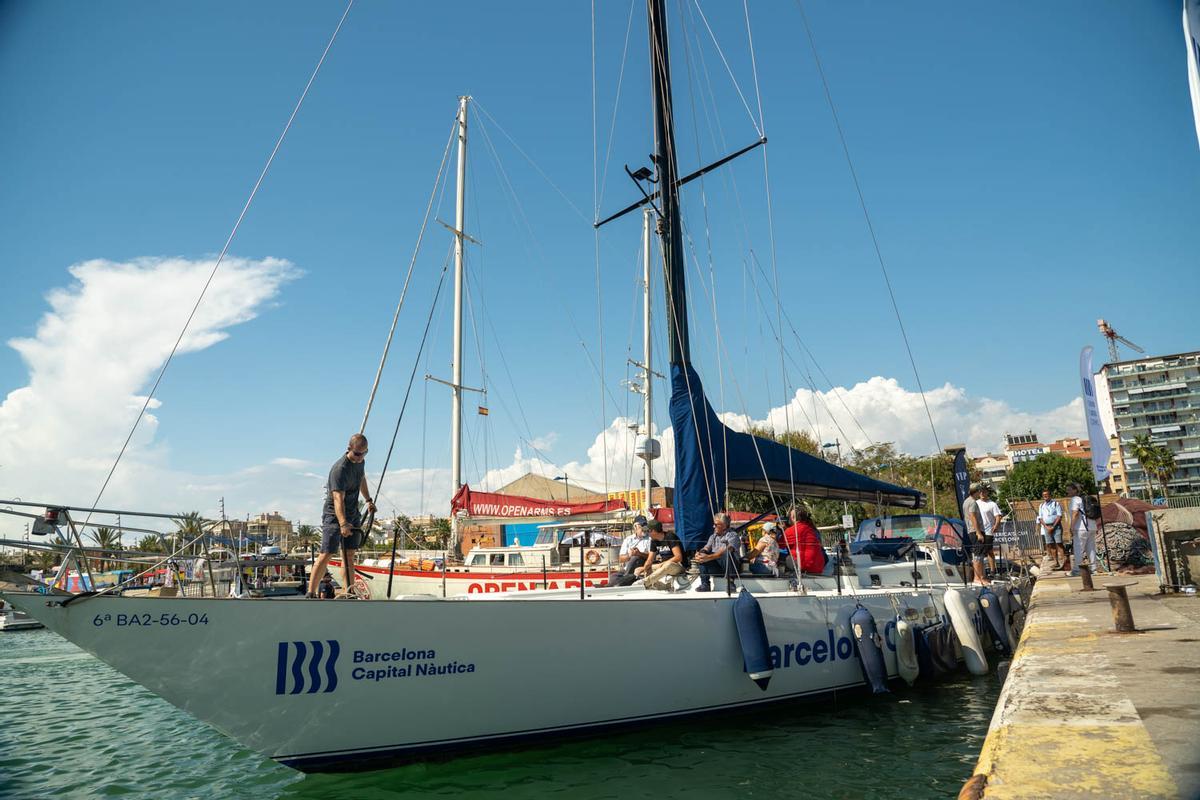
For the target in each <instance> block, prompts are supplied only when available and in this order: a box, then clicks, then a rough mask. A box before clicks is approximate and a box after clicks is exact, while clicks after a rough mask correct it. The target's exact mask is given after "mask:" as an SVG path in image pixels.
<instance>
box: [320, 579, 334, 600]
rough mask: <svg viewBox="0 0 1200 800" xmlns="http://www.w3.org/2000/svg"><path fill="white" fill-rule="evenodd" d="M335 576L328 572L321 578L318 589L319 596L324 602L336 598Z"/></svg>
mask: <svg viewBox="0 0 1200 800" xmlns="http://www.w3.org/2000/svg"><path fill="white" fill-rule="evenodd" d="M334 594H335V592H334V589H333V576H332V575H330V574H329V573H328V572H326V573H325V575H324V577H322V578H321V584H320V586H319V587H318V588H317V596H318V597H320V598H321V599H322V600H332V599H333V597H334Z"/></svg>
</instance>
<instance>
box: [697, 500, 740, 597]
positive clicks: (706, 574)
mask: <svg viewBox="0 0 1200 800" xmlns="http://www.w3.org/2000/svg"><path fill="white" fill-rule="evenodd" d="M741 544H742V543H741V540H740V539H739V538H738V535H737V534H736V533H734V532H733V531H732V530H730V528H729V515H728V514H726V513H725V512H723V511H722V512H721V513H719V514H714V515H713V532H712V536H709V537H708V541H707V542H705V544H704V547H702V548H700V549H699V550H697V551H696V555H694V556H693V557H692V559H693V560H694V561H695V562H696V563H697V564H699V565H700V586H699V587H698V588H697V589H696V591H699V592H711V591H712V582H711V578H712V576H713V575H724V576H726V577H733V576H736V575H737V573H738V568H737V557H738V548H740V547H741Z"/></svg>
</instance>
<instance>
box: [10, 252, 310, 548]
mask: <svg viewBox="0 0 1200 800" xmlns="http://www.w3.org/2000/svg"><path fill="white" fill-rule="evenodd" d="M212 266H213V261H212V260H189V259H184V258H142V259H137V260H134V261H129V262H123V263H121V262H113V261H104V260H93V261H86V262H83V263H81V264H76V265H74V266H72V267H71V268H70V273H71V275H72V277H73V278H74V282H73V283H72V284H71V285H70V286H67V287H64V288H57V289H54V290H52V291H50V292H49V294H48V295H47V296H46V299H47V302H48V303H49V305H50V310H49V311H48V312H47V313H46V314H44V315H43V316H42V318H41V320H39V322H38V325H37V329H36V331H35V333H34V335H33V336H32V337H28V338H17V339H11V340H9V342H8V345H9V346H10V347H12V348H13V349H14V350H16V351H17V352H18V353H19V354H20V356H21V359H22V361H24V363H25V365H26V367H27V368H28V370H29V382H28V383H27V385H25V386H22V387H20V388H18V389H15V390H14V391H12V392H10V393H9V394H8V396H7V397H6V398H5V399H4V402H3V403H0V487H3V488H2V490H0V494H5V495H8V496H10V497H12V496H20V497H25V498H38V499H43V498H45V499H49V500H51V501H54V502H63V503H67V504H72V505H86V504H90V503H91V501H92V500H93V499H94V497H95V494H96V492H97V491H98V490H99V488H100V485H101V484H102V483H103V481H104V477H105V475H106V474H107V472H108V470H109V468H110V467H111V466H112V462H113V459H114V458H115V457H116V455H117V452H118V451H119V450H120V447H121V444H122V442H123V441H124V439H125V436H126V435H127V433H128V430H129V427H130V426H131V425H132V423H133V420H134V418H135V417H136V416H137V412H138V410H139V409H140V408H141V406H142V403H144V402H145V394H144V392H145V391H146V389H147V388H148V387H149V386H150V384H151V383H152V381H153V380H154V377H155V376H156V375H157V371H158V369H159V367H160V365H161V363H162V361H163V359H164V358H166V356H167V354H168V353H169V352H170V350H171V347H172V345H173V344H174V342H175V339H176V337H177V336H178V335H179V334H178V331H179V329H180V327H181V325H182V324H183V321H184V320H185V319H186V318H187V315H188V313H189V312H190V311H191V308H192V305H193V304H194V302H195V298H196V296H197V295H198V293H199V291H200V288H201V287H202V286H203V284H204V282H205V280H207V278H208V275H209V273H210V271H211V269H212ZM296 275H298V271H297V270H296V269H295V268H294V267H293V266H292V265H291V264H290V263H289V262H287V261H284V260H281V259H274V258H267V259H262V260H258V261H253V260H247V259H239V258H227V259H226V260H225V262H224V263H223V264H222V265H221V269H220V271H218V273H217V275H216V277H215V278H214V279H213V282H212V285H211V286H210V287H209V289H208V292H207V294H206V296H205V299H204V302H203V303H202V304H201V306H200V308H199V309H198V311H197V312H196V315H195V317H194V319H193V320H192V324H191V326H190V328H189V331H188V333H187V334H186V335H185V336H184V337H183V340H182V341H181V342H180V346H179V350H178V352H179V353H180V354H184V353H189V352H195V351H198V350H202V349H204V348H206V347H209V346H211V345H213V344H215V343H216V342H219V341H221V340H223V339H225V338H226V337H227V336H228V335H229V333H228V329H229V328H231V327H233V326H235V325H237V324H239V323H243V322H246V321H248V320H251V319H253V318H254V317H255V315H256V314H257V313H258V311H259V310H260V309H261V308H262V307H263V306H264V305H265V304H266V303H268V302H269V301H271V300H272V299H273V298H275V297H276V295H277V294H278V293H279V290H280V287H281V286H282V285H283V284H284V283H285V282H287V281H288V280H291V279H292V278H294V277H295V276H296ZM161 407H162V406H161V404H160V403H159V402H157V401H153V402H151V403H150V406H149V408H148V409H147V412H146V415H145V417H144V418H143V419H142V422H141V424H140V425H139V427H138V430H137V433H136V434H135V435H134V437H133V439H132V441H131V442H130V445H129V449H128V450H127V452H126V454H125V456H124V457H123V459H122V461H121V465H120V467H119V468H118V469H117V471H116V473H115V475H114V476H113V479H112V481H111V483H110V484H109V488H108V490H107V491H106V493H105V495H104V505H113V506H116V507H121V506H126V507H135V508H144V507H146V506H147V504H151V505H153V506H154V507H155V508H156V509H169V510H174V509H184V508H193V507H201V508H203V509H204V510H205V511H209V512H210V513H211V509H210V508H209V506H211V505H212V502H213V500H212V497H213V495H212V491H213V490H216V489H226V488H228V489H230V490H231V491H236V490H237V489H238V487H239V486H247V485H251V484H253V483H256V482H257V481H258V480H259V478H257V477H255V473H254V470H258V471H259V474H261V475H263V476H265V475H267V474H269V473H270V472H271V469H270V468H268V467H264V466H261V465H252V466H249V467H244V468H242V470H241V472H240V473H238V472H232V473H231V474H230V475H229V476H225V477H220V476H218V477H210V476H194V475H189V474H186V473H180V472H176V471H173V470H171V469H170V467H169V464H168V453H167V450H166V448H165V447H164V446H163V445H162V444H161V443H159V442H158V441H157V440H156V433H157V431H158V427H159V419H158V416H157V415H156V414H155V413H152V412H154V411H159V410H161ZM201 497H203V503H202V504H201V500H200V498H201ZM5 529H6V530H8V531H9V532H12V529H13V526H12V523H5Z"/></svg>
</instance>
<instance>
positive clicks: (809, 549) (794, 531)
mask: <svg viewBox="0 0 1200 800" xmlns="http://www.w3.org/2000/svg"><path fill="white" fill-rule="evenodd" d="M789 518H790V519H791V521H792V526H791V527H790V528H788V529H787V530H786V531H784V532H783V541H784V543H785V544H786V545H787V549H788V551H789V552H790V553H791V558H790V559H789V560H790V561H791V562H792V564H793V565H794V566H795V568H796V569H797V570H799V572H800V573H801V574H803V575H820V574H822V573H823V572H824V571H825V562H826V558H825V548H823V547H821V537H820V535H819V534H818V533H817V528H816V526H815V525H813V522H812V514H811V513H809V510H808V506H806V505H804V504H803V503H797V504H796V505H795V506H793V507H792V510H791V513H790V515H789Z"/></svg>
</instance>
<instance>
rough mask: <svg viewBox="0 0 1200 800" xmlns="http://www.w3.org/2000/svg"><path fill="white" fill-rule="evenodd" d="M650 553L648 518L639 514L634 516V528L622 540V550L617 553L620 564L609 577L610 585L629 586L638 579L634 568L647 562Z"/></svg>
mask: <svg viewBox="0 0 1200 800" xmlns="http://www.w3.org/2000/svg"><path fill="white" fill-rule="evenodd" d="M649 554H650V536H649V535H648V534H647V533H646V518H645V517H643V516H642V515H641V514H639V515H638V516H636V517H634V518H633V529H632V530H631V531H630V532H629V535H628V536H626V537H625V539H624V540H623V541H622V542H621V552H620V554H618V555H617V563H618V564H619V565H620V566H619V568H618V570H617V571H616V572H614V573H613V574H612V575H611V576H610V577H609V579H608V585H609V586H628V585H630V584H631V583H633V582H634V581H635V580H637V575H635V574H634V570H635V569H637V568H638V567H640V566H642V564H644V563H645V561H646V559H647V557H648V556H649ZM640 574H641V573H640V572H639V573H638V575H640Z"/></svg>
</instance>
